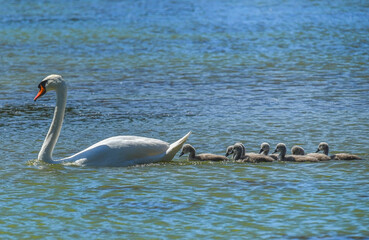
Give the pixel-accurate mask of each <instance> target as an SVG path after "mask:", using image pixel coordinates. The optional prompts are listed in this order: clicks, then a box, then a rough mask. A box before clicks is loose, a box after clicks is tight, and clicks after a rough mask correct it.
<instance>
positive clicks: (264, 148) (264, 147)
mask: <svg viewBox="0 0 369 240" xmlns="http://www.w3.org/2000/svg"><path fill="white" fill-rule="evenodd" d="M269 150H270V145H269V143H266V142H264V143H262V144H261V145H260V151H259V153H262V152H266V153H267V152H269Z"/></svg>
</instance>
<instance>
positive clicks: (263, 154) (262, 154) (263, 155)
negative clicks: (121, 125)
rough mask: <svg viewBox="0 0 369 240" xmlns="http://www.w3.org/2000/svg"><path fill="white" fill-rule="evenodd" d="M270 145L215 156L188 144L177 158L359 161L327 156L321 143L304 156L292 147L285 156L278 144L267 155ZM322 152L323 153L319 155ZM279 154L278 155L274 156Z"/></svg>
mask: <svg viewBox="0 0 369 240" xmlns="http://www.w3.org/2000/svg"><path fill="white" fill-rule="evenodd" d="M269 150H270V145H269V144H268V143H262V144H261V146H260V151H259V153H246V151H245V146H244V145H243V144H242V143H236V144H234V145H231V146H229V147H228V148H227V149H226V154H225V156H222V155H216V154H211V153H205V154H198V155H196V150H195V148H194V147H193V146H191V145H190V144H185V145H183V147H182V151H181V153H180V155H179V156H182V155H184V154H187V153H188V154H189V156H188V160H190V161H227V160H232V159H233V160H235V161H238V162H251V163H258V162H273V161H292V162H319V161H329V160H359V159H361V158H360V157H359V156H357V155H353V154H349V153H337V154H334V155H328V153H329V146H328V144H327V143H325V142H321V143H320V144H319V146H318V149H317V151H316V152H315V153H308V154H306V155H305V150H304V149H303V148H302V147H300V146H293V147H292V148H291V153H292V154H291V155H286V153H287V147H286V145H285V144H284V143H278V144H277V146H276V148H275V150H274V152H273V153H272V154H270V155H268V154H269ZM320 151H322V152H323V153H319V152H320ZM277 152H279V154H278V155H277V154H275V153H277Z"/></svg>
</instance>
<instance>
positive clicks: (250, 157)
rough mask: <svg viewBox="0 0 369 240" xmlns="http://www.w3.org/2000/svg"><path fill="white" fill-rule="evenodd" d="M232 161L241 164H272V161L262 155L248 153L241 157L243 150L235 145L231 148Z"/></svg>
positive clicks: (239, 145) (238, 145)
mask: <svg viewBox="0 0 369 240" xmlns="http://www.w3.org/2000/svg"><path fill="white" fill-rule="evenodd" d="M233 152H234V160H240V161H241V162H253V163H256V162H273V161H274V159H273V158H271V157H270V156H266V155H264V154H256V153H251V154H250V153H248V154H244V155H242V152H243V148H242V146H241V144H235V145H234V146H233Z"/></svg>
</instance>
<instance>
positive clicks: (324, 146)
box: [316, 142, 329, 154]
mask: <svg viewBox="0 0 369 240" xmlns="http://www.w3.org/2000/svg"><path fill="white" fill-rule="evenodd" d="M319 151H323V152H324V153H327V154H328V151H329V146H328V143H326V142H321V143H319V146H318V149H317V150H316V152H319Z"/></svg>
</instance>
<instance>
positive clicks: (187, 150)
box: [179, 144, 195, 157]
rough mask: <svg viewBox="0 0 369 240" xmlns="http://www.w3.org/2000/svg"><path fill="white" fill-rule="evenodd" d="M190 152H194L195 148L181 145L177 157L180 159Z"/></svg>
mask: <svg viewBox="0 0 369 240" xmlns="http://www.w3.org/2000/svg"><path fill="white" fill-rule="evenodd" d="M190 152H195V148H194V147H192V146H191V145H190V144H185V145H183V147H182V151H181V153H180V154H179V156H180V157H181V156H182V155H183V154H186V153H190Z"/></svg>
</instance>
